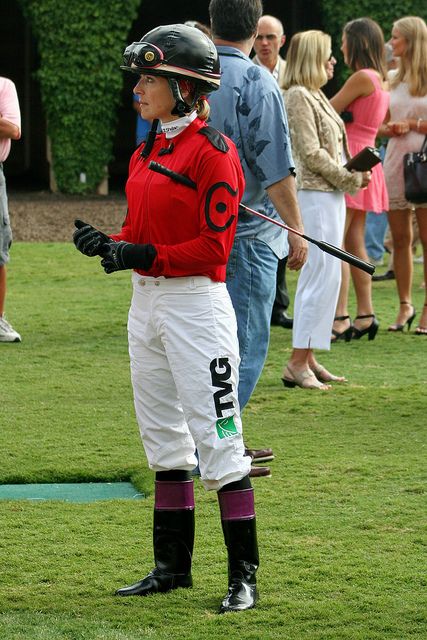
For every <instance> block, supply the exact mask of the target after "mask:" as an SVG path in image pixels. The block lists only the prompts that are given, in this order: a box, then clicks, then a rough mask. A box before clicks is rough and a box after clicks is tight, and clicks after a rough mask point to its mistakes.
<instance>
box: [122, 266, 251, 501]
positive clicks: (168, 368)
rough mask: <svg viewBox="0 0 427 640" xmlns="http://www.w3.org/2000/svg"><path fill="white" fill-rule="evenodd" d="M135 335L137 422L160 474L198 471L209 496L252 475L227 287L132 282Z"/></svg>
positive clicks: (199, 279) (192, 280)
mask: <svg viewBox="0 0 427 640" xmlns="http://www.w3.org/2000/svg"><path fill="white" fill-rule="evenodd" d="M132 281H133V297H132V303H131V307H130V310H129V319H128V334H129V355H130V364H131V377H132V385H133V392H134V402H135V411H136V417H137V421H138V425H139V429H140V434H141V438H142V442H143V445H144V449H145V453H146V455H147V459H148V464H149V466H150V468H151V469H153V470H154V471H166V470H171V469H183V470H191V469H193V468H194V467H195V466H196V465H197V458H196V456H195V448H196V447H197V451H198V454H199V466H200V474H201V479H202V482H203V484H204V485H205V487H206V488H207V489H214V490H218V489H220V488H221V487H222V486H224V485H225V484H228V483H230V482H235V481H238V480H241V479H242V478H243V477H244V476H246V475H247V474H248V473H249V471H250V466H251V459H250V458H249V457H247V456H245V455H244V444H243V438H242V423H241V418H240V408H239V403H238V399H237V389H238V382H239V361H240V360H239V346H238V340H237V325H236V317H235V313H234V310H233V307H232V304H231V300H230V297H229V294H228V292H227V288H226V286H225V283H222V282H212V281H211V280H210V278H207V277H203V276H191V277H180V278H150V277H145V276H140V275H139V274H137V273H136V272H133V274H132Z"/></svg>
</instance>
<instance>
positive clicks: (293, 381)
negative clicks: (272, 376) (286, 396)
mask: <svg viewBox="0 0 427 640" xmlns="http://www.w3.org/2000/svg"><path fill="white" fill-rule="evenodd" d="M282 382H283V384H284V386H285V387H287V388H288V389H293V388H295V387H300V388H301V389H319V390H320V391H328V389H330V388H331V387H330V385H329V384H323V383H322V382H320V381H319V380H318V379H317V378H316V376H315V375H314V373H313V372H312V370H311V369H305V370H304V371H301V372H299V373H295V372H294V371H292V369H291V368H290V366H289V365H287V366H286V367H285V371H284V373H283V378H282Z"/></svg>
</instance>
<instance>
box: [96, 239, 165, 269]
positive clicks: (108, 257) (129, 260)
mask: <svg viewBox="0 0 427 640" xmlns="http://www.w3.org/2000/svg"><path fill="white" fill-rule="evenodd" d="M101 255H102V256H103V260H101V266H102V267H104V271H105V273H113V272H114V271H122V270H123V269H142V270H143V271H148V270H149V269H150V268H151V266H152V264H153V262H154V260H155V258H156V256H157V251H156V249H155V247H153V245H152V244H132V243H130V242H123V241H121V242H115V241H114V240H111V239H110V241H109V242H108V243H107V244H104V245H103V246H102V249H101Z"/></svg>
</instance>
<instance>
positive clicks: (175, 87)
mask: <svg viewBox="0 0 427 640" xmlns="http://www.w3.org/2000/svg"><path fill="white" fill-rule="evenodd" d="M167 80H168V82H169V87H170V90H171V91H172V95H173V97H174V98H175V106H174V108H173V109H172V111H171V113H172V115H174V116H180V117H182V116H184V115H185V114H186V113H190V112H191V111H192V110H193V108H194V105H195V103H196V99H197V98H196V99H193V101H192V103H191V104H187V103H186V102H185V100H184V98H183V95H182V93H181V88H180V86H179V82H178V80H177V79H176V78H168V79H167Z"/></svg>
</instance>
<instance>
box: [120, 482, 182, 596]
mask: <svg viewBox="0 0 427 640" xmlns="http://www.w3.org/2000/svg"><path fill="white" fill-rule="evenodd" d="M178 474H181V475H178ZM182 474H185V476H183V475H182ZM174 477H175V478H180V477H181V478H182V477H185V478H187V477H188V474H187V472H182V471H175V472H172V471H171V472H161V473H157V474H156V489H155V507H154V518H153V547H154V561H155V565H156V566H155V567H154V569H152V571H150V573H149V574H148V575H147V576H146V577H145V578H143V579H142V580H140V581H139V582H137V583H136V584H133V585H131V586H130V587H123V588H122V589H118V590H117V591H116V595H119V596H148V595H150V594H151V593H164V592H166V591H170V590H171V589H177V588H178V587H191V586H192V584H193V581H192V577H191V558H192V555H193V544H194V491H193V480H188V479H185V480H172V479H169V478H174ZM159 478H160V479H159Z"/></svg>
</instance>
